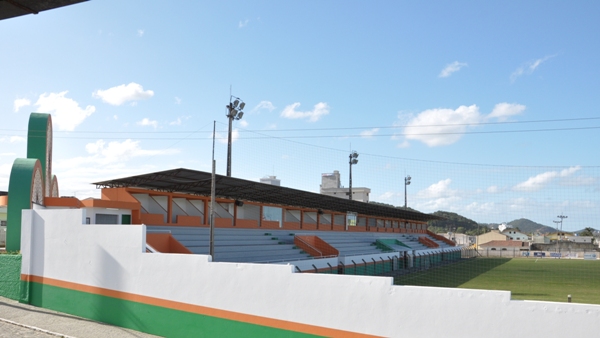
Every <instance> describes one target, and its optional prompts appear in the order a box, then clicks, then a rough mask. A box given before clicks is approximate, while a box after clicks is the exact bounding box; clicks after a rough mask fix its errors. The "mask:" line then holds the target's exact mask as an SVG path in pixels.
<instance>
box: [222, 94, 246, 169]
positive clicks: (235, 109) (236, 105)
mask: <svg viewBox="0 0 600 338" xmlns="http://www.w3.org/2000/svg"><path fill="white" fill-rule="evenodd" d="M233 99H235V100H234V101H233V102H232V100H233ZM245 106H246V104H245V103H244V101H242V99H240V98H239V97H235V96H233V95H230V96H229V104H228V105H227V106H226V107H227V115H225V116H227V118H228V119H229V132H228V133H227V176H231V126H232V124H233V120H240V119H241V118H242V116H244V112H243V111H242V109H244V107H245Z"/></svg>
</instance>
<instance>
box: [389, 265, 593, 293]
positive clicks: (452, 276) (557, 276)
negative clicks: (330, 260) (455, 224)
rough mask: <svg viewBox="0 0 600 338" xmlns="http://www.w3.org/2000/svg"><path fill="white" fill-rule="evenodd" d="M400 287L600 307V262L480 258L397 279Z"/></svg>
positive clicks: (396, 281) (396, 282) (395, 280)
mask: <svg viewBox="0 0 600 338" xmlns="http://www.w3.org/2000/svg"><path fill="white" fill-rule="evenodd" d="M394 284H396V285H419V286H437V287H457V288H466V289H484V290H507V291H511V293H512V299H524V300H543V301H553V302H566V301H567V295H571V296H572V301H573V302H574V303H588V304H600V261H597V260H596V261H585V260H568V259H549V258H545V259H536V258H527V259H523V258H519V259H506V258H477V259H471V260H466V261H463V262H460V263H457V264H452V265H448V266H444V267H440V268H435V269H431V270H429V271H424V272H417V273H412V274H408V275H404V276H400V277H396V278H395V279H394Z"/></svg>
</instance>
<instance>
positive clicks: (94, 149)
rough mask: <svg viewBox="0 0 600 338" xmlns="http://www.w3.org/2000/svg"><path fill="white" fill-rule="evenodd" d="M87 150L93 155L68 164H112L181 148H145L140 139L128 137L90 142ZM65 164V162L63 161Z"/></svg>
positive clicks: (175, 151)
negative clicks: (121, 140) (110, 140)
mask: <svg viewBox="0 0 600 338" xmlns="http://www.w3.org/2000/svg"><path fill="white" fill-rule="evenodd" d="M85 150H86V151H87V153H88V154H90V155H91V156H89V157H78V158H74V159H71V160H67V161H68V162H70V163H68V165H76V164H78V165H82V164H103V165H105V164H110V163H122V162H125V161H127V160H129V159H131V158H134V157H142V156H156V155H169V154H175V153H178V152H179V150H176V149H167V150H144V149H142V148H141V147H140V141H133V140H131V139H127V140H125V141H123V142H118V141H113V142H109V143H106V142H105V141H104V140H98V141H96V142H94V143H88V144H86V146H85ZM63 164H65V163H63Z"/></svg>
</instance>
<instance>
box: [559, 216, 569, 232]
mask: <svg viewBox="0 0 600 338" xmlns="http://www.w3.org/2000/svg"><path fill="white" fill-rule="evenodd" d="M556 217H558V218H560V232H562V229H563V227H562V223H563V220H564V219H565V218H568V217H567V216H565V215H563V214H560V215H558V216H556Z"/></svg>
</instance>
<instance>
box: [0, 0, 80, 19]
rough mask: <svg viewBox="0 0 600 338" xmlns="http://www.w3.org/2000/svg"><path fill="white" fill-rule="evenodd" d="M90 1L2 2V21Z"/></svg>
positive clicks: (27, 0) (3, 0)
mask: <svg viewBox="0 0 600 338" xmlns="http://www.w3.org/2000/svg"><path fill="white" fill-rule="evenodd" d="M84 1H88V0H0V20H4V19H10V18H14V17H17V16H21V15H27V14H38V13H39V12H42V11H47V10H49V9H55V8H58V7H63V6H68V5H73V4H76V3H80V2H84Z"/></svg>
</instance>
